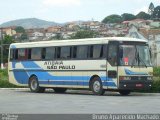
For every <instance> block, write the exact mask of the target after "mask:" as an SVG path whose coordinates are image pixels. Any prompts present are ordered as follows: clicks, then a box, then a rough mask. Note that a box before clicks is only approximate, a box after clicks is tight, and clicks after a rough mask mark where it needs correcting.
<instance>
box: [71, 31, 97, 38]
mask: <svg viewBox="0 0 160 120" xmlns="http://www.w3.org/2000/svg"><path fill="white" fill-rule="evenodd" d="M97 36H98V33H97V32H94V31H91V30H83V31H78V32H77V33H75V35H73V36H72V37H71V39H81V38H95V37H97Z"/></svg>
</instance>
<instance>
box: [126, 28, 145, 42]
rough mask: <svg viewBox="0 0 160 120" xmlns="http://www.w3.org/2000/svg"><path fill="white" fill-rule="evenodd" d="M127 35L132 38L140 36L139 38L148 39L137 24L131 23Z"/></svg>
mask: <svg viewBox="0 0 160 120" xmlns="http://www.w3.org/2000/svg"><path fill="white" fill-rule="evenodd" d="M126 37H132V38H139V39H144V40H147V39H146V38H145V37H144V36H143V35H142V34H141V33H140V32H139V31H138V29H137V27H136V26H134V25H131V26H130V28H129V30H128V34H127V35H126Z"/></svg>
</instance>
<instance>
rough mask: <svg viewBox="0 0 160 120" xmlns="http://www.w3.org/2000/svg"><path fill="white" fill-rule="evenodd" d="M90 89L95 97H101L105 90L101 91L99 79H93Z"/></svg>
mask: <svg viewBox="0 0 160 120" xmlns="http://www.w3.org/2000/svg"><path fill="white" fill-rule="evenodd" d="M90 88H91V90H92V92H93V93H94V94H95V95H103V94H104V93H105V90H104V89H103V86H102V82H101V80H100V78H99V77H94V78H93V79H92V81H91V84H90Z"/></svg>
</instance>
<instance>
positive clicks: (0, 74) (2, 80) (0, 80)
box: [0, 69, 17, 88]
mask: <svg viewBox="0 0 160 120" xmlns="http://www.w3.org/2000/svg"><path fill="white" fill-rule="evenodd" d="M16 87H17V86H16V85H13V84H11V83H9V81H8V70H7V69H5V70H1V69H0V88H16Z"/></svg>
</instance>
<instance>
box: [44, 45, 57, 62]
mask: <svg viewBox="0 0 160 120" xmlns="http://www.w3.org/2000/svg"><path fill="white" fill-rule="evenodd" d="M55 53H56V52H55V48H54V47H49V48H46V56H45V59H47V60H53V59H55Z"/></svg>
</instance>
